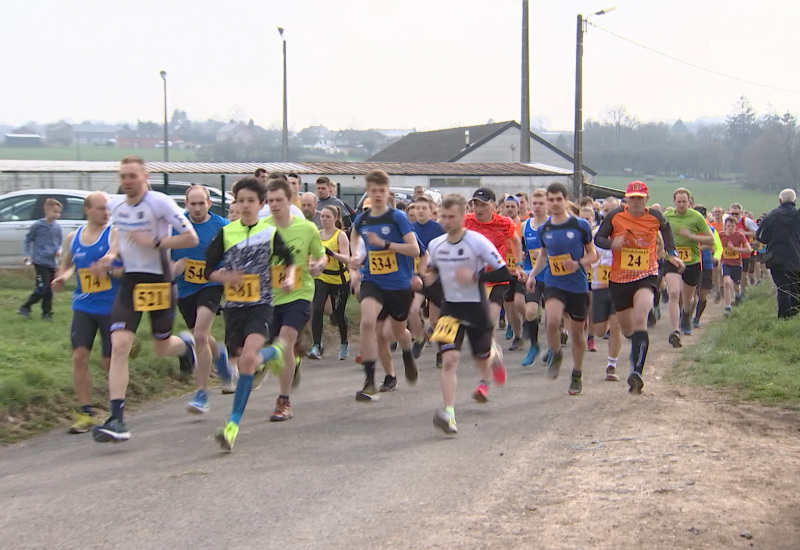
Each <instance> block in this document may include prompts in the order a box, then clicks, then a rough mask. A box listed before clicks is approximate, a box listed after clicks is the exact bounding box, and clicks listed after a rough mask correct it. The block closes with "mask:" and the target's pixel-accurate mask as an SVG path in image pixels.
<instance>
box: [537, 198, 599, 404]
mask: <svg viewBox="0 0 800 550" xmlns="http://www.w3.org/2000/svg"><path fill="white" fill-rule="evenodd" d="M547 210H548V212H549V213H550V219H548V220H547V221H546V222H545V223H544V224H542V225H541V226H540V227H539V242H540V243H541V245H542V251H541V252H540V253H539V256H538V257H537V258H536V264H534V266H533V271H532V272H531V273H532V275H533V277H534V278H533V279H531V278H530V277H529V278H528V283H527V290H528V291H529V292H533V289H534V285H535V277H536V275H538V274H539V273H541V272H542V271H543V270H544V268H545V266H546V265H548V264H549V266H550V269H549V271H548V272H547V273H546V274H545V278H544V283H545V288H544V293H543V295H544V307H545V315H546V319H545V329H546V330H547V342H548V344H549V345H550V350H551V354H550V358H549V359H548V361H547V377H548V378H549V379H550V380H555V379H556V378H558V370H559V368H560V367H561V361H562V359H563V355H562V353H561V318H562V316H563V315H564V313H566V314H567V315H569V318H570V335H571V336H572V362H573V366H572V376H571V380H570V385H569V394H570V395H580V394H581V393H582V392H583V384H582V382H581V376H582V369H583V356H584V354H585V353H586V344H585V343H584V340H583V334H584V330H583V325H584V323H585V321H586V317H587V308H588V305H589V292H588V288H589V283H588V280H587V277H586V268H587V267H589V268H591V265H592V264H593V263H594V262H595V261H597V252H596V251H595V249H594V244H593V243H592V230H591V227H590V226H589V223H588V222H587V221H586V220H584V219H581V218H576V217H574V216H570V215H569V214H568V213H567V188H566V186H565V185H564V184H563V183H551V184H550V185H548V186H547Z"/></svg>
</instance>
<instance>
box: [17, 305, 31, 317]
mask: <svg viewBox="0 0 800 550" xmlns="http://www.w3.org/2000/svg"><path fill="white" fill-rule="evenodd" d="M17 315H20V316H21V317H25V318H26V319H30V318H31V308H29V307H20V308H19V309H18V310H17Z"/></svg>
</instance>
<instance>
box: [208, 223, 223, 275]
mask: <svg viewBox="0 0 800 550" xmlns="http://www.w3.org/2000/svg"><path fill="white" fill-rule="evenodd" d="M224 251H225V247H224V245H223V237H222V228H220V230H219V231H218V232H217V234H216V235H214V238H213V239H211V242H210V243H208V248H206V272H205V273H204V275H203V277H204V278H205V279H206V280H208V278H209V277H210V276H211V274H212V273H214V271H216V270H217V269H219V264H220V262H221V261H222V254H223V252H224Z"/></svg>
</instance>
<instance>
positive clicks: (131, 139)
mask: <svg viewBox="0 0 800 550" xmlns="http://www.w3.org/2000/svg"><path fill="white" fill-rule="evenodd" d="M159 143H160V144H162V145H161V146H162V147H163V143H164V134H163V132H157V131H153V130H138V129H137V130H131V129H130V128H128V127H125V128H123V129H121V130H119V131H117V147H120V148H125V149H153V148H155V147H156V146H157V145H158V144H159Z"/></svg>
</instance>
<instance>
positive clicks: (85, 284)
mask: <svg viewBox="0 0 800 550" xmlns="http://www.w3.org/2000/svg"><path fill="white" fill-rule="evenodd" d="M78 278H79V279H80V280H81V292H84V293H86V294H94V293H95V292H103V291H105V290H111V277H110V276H109V275H108V273H106V274H104V275H103V276H102V277H95V276H94V275H92V272H91V271H89V268H86V267H82V268H80V269H78Z"/></svg>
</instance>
